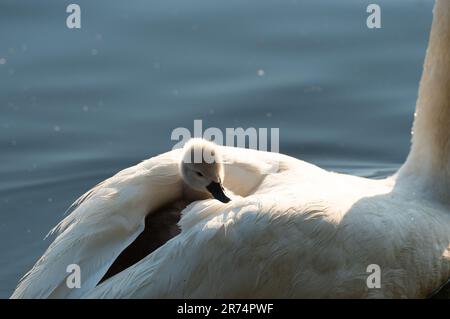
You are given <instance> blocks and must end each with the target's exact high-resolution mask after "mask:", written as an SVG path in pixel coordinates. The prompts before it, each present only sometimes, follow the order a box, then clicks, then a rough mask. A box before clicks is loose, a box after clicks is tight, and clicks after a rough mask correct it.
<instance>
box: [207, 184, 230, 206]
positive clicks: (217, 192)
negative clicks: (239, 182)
mask: <svg viewBox="0 0 450 319" xmlns="http://www.w3.org/2000/svg"><path fill="white" fill-rule="evenodd" d="M206 189H207V190H208V191H209V192H210V193H211V195H213V197H214V198H215V199H217V200H220V201H221V202H222V203H228V202H229V201H230V200H231V199H229V198H228V197H227V195H225V193H224V192H223V187H222V185H221V184H220V183H216V182H211V184H209V185H208V186H206Z"/></svg>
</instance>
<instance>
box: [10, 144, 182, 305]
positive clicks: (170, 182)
mask: <svg viewBox="0 0 450 319" xmlns="http://www.w3.org/2000/svg"><path fill="white" fill-rule="evenodd" d="M177 154H178V153H177V151H172V152H169V153H165V154H163V155H160V156H157V157H154V158H151V159H149V160H147V161H144V162H142V163H140V164H138V165H136V166H134V167H130V168H127V169H125V170H123V171H121V172H119V173H118V174H116V175H115V176H113V177H111V178H109V179H108V180H106V181H104V182H102V183H101V184H99V185H97V186H96V187H95V188H93V189H92V190H90V191H89V192H87V193H86V194H85V195H83V196H82V197H80V199H79V200H77V201H76V202H75V204H74V208H73V210H72V212H71V213H70V215H68V216H67V217H66V218H65V219H64V220H62V221H61V222H60V223H59V224H58V225H57V226H56V227H55V229H54V230H53V231H54V232H56V233H58V236H57V237H56V239H55V240H54V242H53V243H52V244H51V245H50V246H49V248H48V249H47V251H46V252H45V253H44V255H43V256H42V257H41V258H40V259H39V260H38V261H37V263H36V264H35V265H34V266H33V268H32V269H31V270H30V271H29V272H28V273H27V274H26V275H25V276H24V277H23V278H22V279H21V281H20V282H19V284H18V287H17V288H16V290H15V291H14V293H13V295H12V296H11V298H76V297H78V296H81V295H82V294H83V293H85V292H86V291H89V290H90V289H92V288H93V287H95V285H96V284H97V283H98V282H99V280H100V279H101V278H102V276H103V275H104V274H105V273H106V271H107V270H108V268H109V267H110V265H111V264H112V263H113V261H114V260H115V258H116V257H117V256H118V255H119V254H120V253H121V251H123V250H124V249H125V248H126V247H127V246H128V245H129V244H130V243H131V242H132V241H133V240H134V239H135V238H136V237H137V236H138V235H139V233H141V232H142V230H143V229H144V219H145V216H146V214H147V213H149V212H151V211H153V210H154V209H157V208H159V207H160V206H161V205H163V204H165V203H166V202H169V201H171V200H174V199H175V198H177V197H179V196H181V182H180V178H179V175H178V169H177V165H178V160H177V158H178V156H177ZM72 264H76V265H78V266H79V267H80V275H81V276H80V278H81V287H80V288H73V289H70V288H68V286H67V284H66V280H67V278H68V276H69V275H71V273H68V272H67V267H68V266H69V265H72Z"/></svg>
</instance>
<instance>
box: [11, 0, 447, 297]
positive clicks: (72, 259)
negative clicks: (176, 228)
mask: <svg viewBox="0 0 450 319" xmlns="http://www.w3.org/2000/svg"><path fill="white" fill-rule="evenodd" d="M449 54H450V1H448V0H436V4H435V12H434V20H433V26H432V31H431V36H430V43H429V48H428V52H427V57H426V61H425V65H424V71H423V76H422V80H421V85H420V90H419V99H418V103H417V116H416V119H415V122H414V127H413V130H414V135H413V143H412V148H411V152H410V155H409V156H408V159H407V161H406V163H405V164H404V165H403V166H402V168H401V169H400V170H399V172H398V173H397V174H395V175H394V176H392V177H390V178H387V179H383V180H371V179H366V178H360V177H355V176H349V175H343V174H336V173H331V172H327V171H324V170H322V169H320V168H318V167H316V166H314V165H311V164H308V163H305V162H303V161H300V160H297V159H294V158H291V157H288V156H285V155H281V154H273V153H265V152H259V151H253V150H244V149H236V148H229V147H218V149H220V153H221V159H222V160H223V168H224V175H223V176H224V179H223V185H224V186H225V187H226V189H227V190H231V191H232V192H233V193H234V194H235V195H233V196H231V197H232V200H231V201H230V202H228V203H222V202H220V201H217V200H215V199H206V200H200V201H195V202H193V203H191V204H190V205H189V206H188V207H187V208H186V209H185V210H183V213H182V214H183V216H182V218H181V220H180V221H179V225H180V227H181V233H179V234H178V235H176V236H174V237H173V238H171V239H170V240H169V241H167V242H166V243H165V244H163V245H162V246H160V247H159V248H158V249H157V250H155V251H153V252H152V253H150V254H149V255H147V256H146V257H145V258H143V259H142V260H140V261H139V262H137V263H136V264H134V265H132V266H131V267H128V268H127V269H125V270H123V271H122V272H120V273H118V274H115V275H114V276H111V277H110V278H108V279H106V280H105V281H104V282H102V283H100V284H99V285H97V283H98V282H99V280H100V279H101V278H102V277H103V276H104V274H105V273H106V272H107V269H108V268H109V267H110V265H111V264H112V263H113V259H115V258H116V257H117V256H118V255H119V254H120V252H121V251H123V250H124V249H125V247H127V246H128V245H129V244H130V243H131V242H133V240H134V239H135V238H136V237H137V236H138V234H139V233H140V232H142V229H143V227H144V218H145V215H146V214H147V213H148V212H150V213H151V212H153V211H156V210H157V209H158V208H160V207H161V206H162V205H167V204H171V203H173V202H174V201H176V200H177V199H179V198H182V197H183V195H182V194H183V191H182V189H183V187H182V182H181V176H180V173H179V167H178V163H179V161H180V158H182V157H183V154H182V151H180V150H175V151H172V152H169V153H165V154H163V155H160V156H157V157H154V158H152V159H149V160H147V161H145V162H143V163H141V164H139V165H137V166H135V167H132V168H128V169H126V170H124V171H122V172H120V173H119V174H117V175H116V176H114V177H112V178H111V179H109V180H106V181H105V182H103V183H101V184H100V185H98V186H97V187H95V188H94V189H93V190H92V191H90V192H88V193H87V194H86V195H85V196H83V197H82V198H81V199H80V200H79V201H78V202H77V203H76V205H77V206H76V208H75V210H74V211H73V212H72V213H71V215H69V216H68V217H67V218H66V219H65V220H63V221H62V223H61V224H60V225H59V230H60V231H62V233H61V234H60V235H59V236H58V237H57V238H56V239H55V242H54V243H53V244H52V245H51V246H50V247H49V249H48V250H47V252H46V253H45V254H44V256H43V257H42V258H41V260H40V261H38V263H37V264H36V265H35V266H34V268H33V269H32V270H31V272H30V273H29V274H28V275H26V276H25V278H24V279H23V280H22V282H21V283H20V284H19V286H18V288H17V289H16V291H15V292H14V294H13V296H12V297H55V296H58V297H61V296H64V297H80V296H81V297H86V298H97V297H107V298H130V297H147V298H149V297H181V298H184V297H208V298H210V297H234V298H237V297H255V298H257V297H306V298H320V297H341V298H345V297H357V298H364V297H381V298H395V297H410V298H418V297H426V296H427V295H429V294H430V293H431V292H433V291H434V290H435V289H437V288H438V287H440V286H441V285H442V284H443V283H445V282H446V281H447V280H448V279H449V277H450V129H449V127H450V90H449V89H448V88H449V87H450V56H449ZM221 180H222V179H221ZM215 182H218V180H216V181H215ZM204 185H206V184H204ZM220 189H221V188H220ZM216 190H217V188H216ZM180 196H181V197H180ZM169 210H170V209H169ZM71 263H77V264H80V266H81V269H82V273H81V275H82V278H83V279H82V285H81V288H79V289H73V290H72V291H70V290H69V289H67V287H66V286H65V278H66V276H67V273H66V271H65V270H66V269H65V268H66V266H67V264H71ZM372 264H376V265H379V267H380V269H381V286H380V288H369V287H368V285H367V278H368V276H369V273H367V267H368V266H369V265H372ZM41 272H42V273H45V275H40V273H41ZM83 274H84V275H83ZM83 276H84V277H83Z"/></svg>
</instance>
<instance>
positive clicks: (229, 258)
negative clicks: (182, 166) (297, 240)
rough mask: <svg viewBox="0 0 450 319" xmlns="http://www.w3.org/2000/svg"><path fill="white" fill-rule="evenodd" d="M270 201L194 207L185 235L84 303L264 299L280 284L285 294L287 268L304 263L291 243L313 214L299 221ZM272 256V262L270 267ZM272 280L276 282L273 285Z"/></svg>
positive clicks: (287, 209) (258, 199)
mask: <svg viewBox="0 0 450 319" xmlns="http://www.w3.org/2000/svg"><path fill="white" fill-rule="evenodd" d="M269 197H270V195H267V196H265V197H258V196H250V197H247V198H239V197H238V198H234V199H233V200H232V201H231V202H230V203H228V204H222V203H220V202H218V201H215V200H205V201H201V202H196V203H193V204H191V205H190V206H188V208H186V210H185V212H184V216H183V217H182V220H181V221H180V226H181V228H182V232H181V234H180V235H178V236H176V237H174V238H172V239H171V240H170V241H168V242H167V243H166V244H165V245H163V246H161V247H160V248H159V249H158V250H156V251H155V252H153V253H152V254H151V255H149V256H147V257H146V258H144V259H143V260H141V261H140V262H139V263H137V264H135V265H133V266H132V267H130V268H128V269H126V270H125V271H123V272H122V273H119V274H118V275H116V276H115V277H112V278H110V279H108V280H107V281H105V282H103V283H102V284H101V285H99V286H97V287H95V288H94V289H93V290H92V291H90V292H89V293H88V294H86V295H84V296H83V297H84V298H186V297H188V298H205V297H206V298H215V297H225V298H226V297H239V296H240V295H242V296H246V295H247V296H249V295H253V296H258V293H257V291H258V289H259V288H262V289H261V294H263V293H264V292H266V293H267V291H269V290H270V289H265V288H268V287H267V286H266V285H273V284H274V282H278V281H279V285H280V287H273V288H274V289H275V288H276V289H278V290H277V291H283V289H284V288H283V287H281V286H282V285H283V284H286V282H282V280H281V279H276V280H273V279H274V278H278V276H277V275H276V274H277V273H278V272H283V271H285V270H286V269H284V268H285V267H289V265H296V264H297V263H296V262H295V259H296V258H298V257H299V253H298V252H295V250H297V248H296V245H292V244H289V243H288V242H287V241H286V238H289V237H291V238H292V237H293V233H294V234H298V232H299V229H298V227H301V222H300V219H302V221H304V220H305V218H310V217H311V214H313V213H311V214H309V215H307V214H305V215H302V216H301V218H298V220H295V218H296V217H298V216H299V215H295V214H293V213H295V212H296V211H297V210H296V209H292V208H290V207H288V206H286V207H282V205H280V202H279V201H277V200H276V199H275V200H267V199H268V198H269ZM272 197H273V196H272ZM263 198H265V199H263ZM280 231H281V233H277V232H280ZM280 242H281V245H280ZM267 256H271V257H270V258H273V260H270V261H268V260H267ZM262 264H265V266H266V268H265V269H263V268H261V267H262ZM236 267H238V269H237V268H236ZM268 274H270V276H266V275H268ZM280 276H281V274H280ZM250 277H251V278H250ZM268 277H270V278H272V279H271V282H270V283H269V282H267V280H268V279H269V278H268ZM288 277H289V276H286V275H285V276H283V278H288ZM290 278H292V277H290ZM249 283H251V284H249ZM263 288H264V289H263ZM280 289H281V290H280ZM286 295H289V292H286ZM261 296H263V295H261Z"/></svg>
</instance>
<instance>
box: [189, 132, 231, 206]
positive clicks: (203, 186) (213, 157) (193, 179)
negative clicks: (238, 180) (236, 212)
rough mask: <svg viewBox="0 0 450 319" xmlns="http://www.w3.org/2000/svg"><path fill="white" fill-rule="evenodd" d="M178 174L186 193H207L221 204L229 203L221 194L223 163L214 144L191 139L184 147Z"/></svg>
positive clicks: (223, 194) (222, 193)
mask: <svg viewBox="0 0 450 319" xmlns="http://www.w3.org/2000/svg"><path fill="white" fill-rule="evenodd" d="M180 172H181V176H182V177H183V180H184V182H185V185H186V192H191V191H192V190H194V191H197V192H203V193H205V192H209V193H210V194H211V195H212V196H214V198H215V199H217V200H220V201H221V202H223V203H228V202H229V201H230V199H229V198H228V197H227V196H226V195H225V193H224V192H223V186H222V181H223V177H224V176H223V174H224V170H223V163H222V157H221V156H220V151H219V149H218V148H217V147H216V145H215V144H213V143H211V142H208V141H205V140H203V139H191V140H190V141H189V142H188V143H187V144H186V145H185V147H184V154H183V157H182V160H181V162H180Z"/></svg>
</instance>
